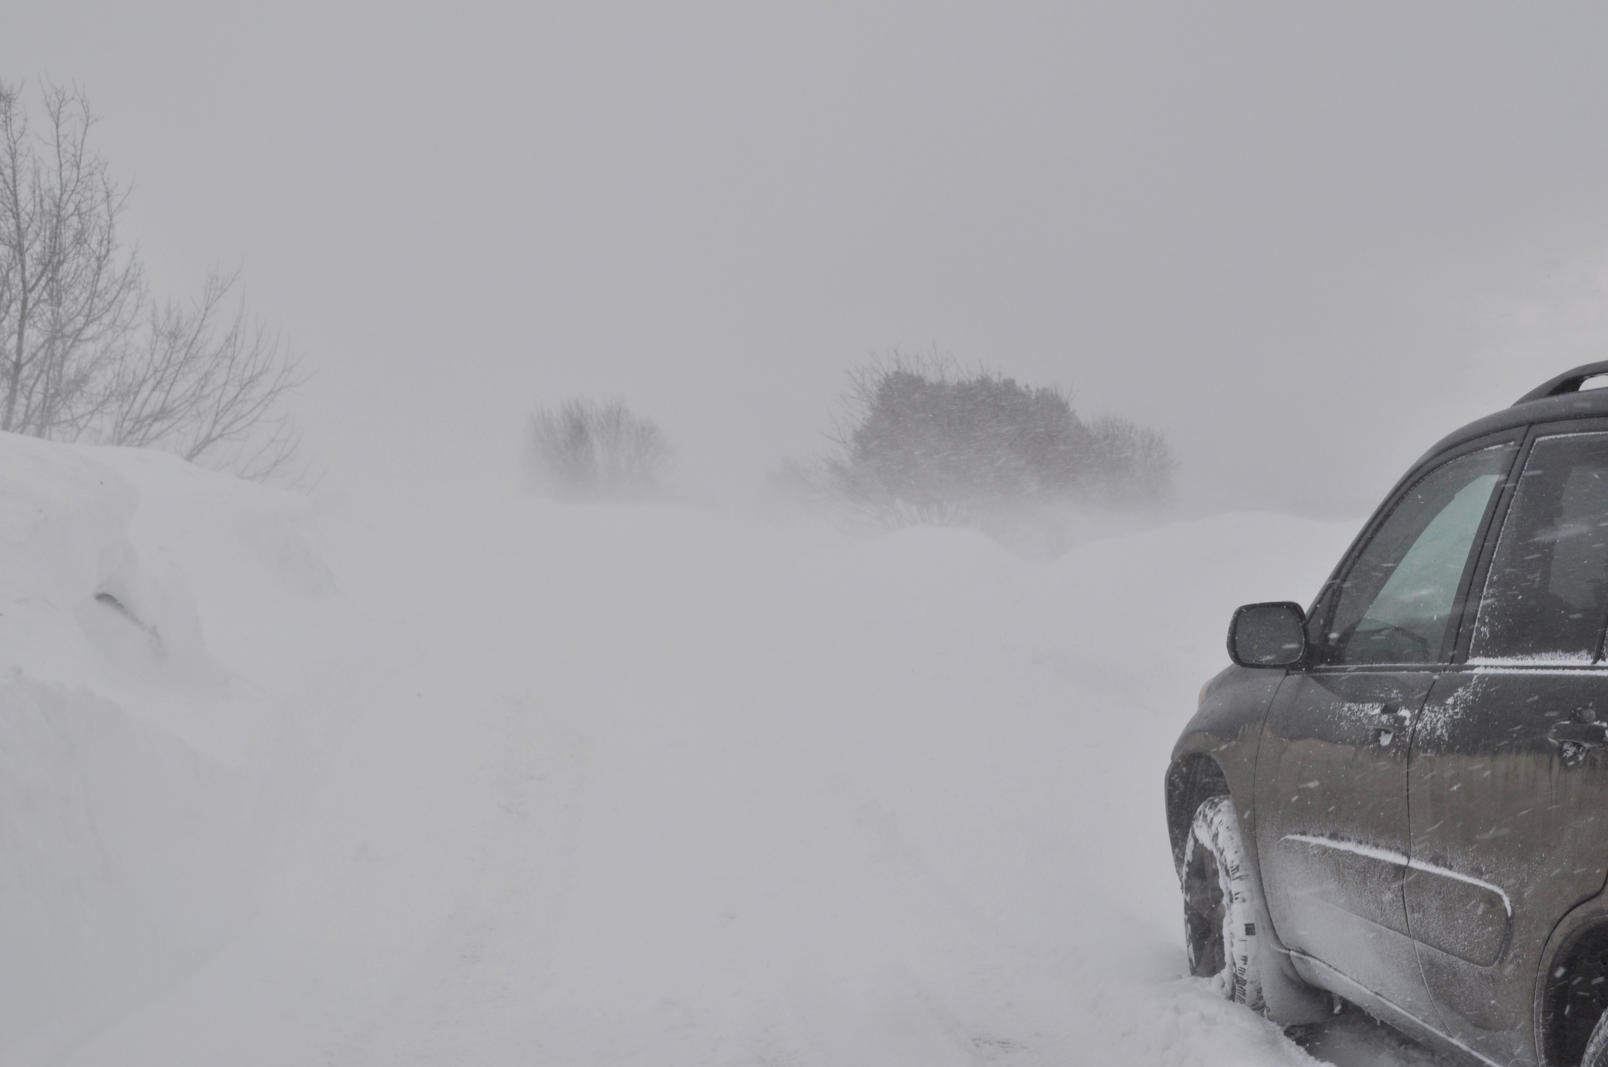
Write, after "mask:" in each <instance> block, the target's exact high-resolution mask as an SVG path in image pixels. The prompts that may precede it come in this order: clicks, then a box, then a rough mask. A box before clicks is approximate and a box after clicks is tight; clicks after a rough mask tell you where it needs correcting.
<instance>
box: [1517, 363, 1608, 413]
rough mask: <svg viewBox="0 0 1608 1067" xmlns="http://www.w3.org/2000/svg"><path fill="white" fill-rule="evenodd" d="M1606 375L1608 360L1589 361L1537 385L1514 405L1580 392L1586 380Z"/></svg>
mask: <svg viewBox="0 0 1608 1067" xmlns="http://www.w3.org/2000/svg"><path fill="white" fill-rule="evenodd" d="M1604 376H1608V361H1605V362H1602V363H1587V364H1586V365H1585V366H1583V367H1576V368H1575V369H1574V370H1571V371H1565V372H1564V373H1562V374H1560V375H1558V376H1557V377H1556V378H1553V379H1552V380H1551V381H1548V382H1544V383H1543V384H1541V385H1538V386H1536V387H1535V388H1534V389H1531V390H1530V391H1529V392H1528V393H1525V394H1524V395H1523V396H1521V397H1519V399H1518V402H1517V403H1515V404H1514V405H1513V406H1514V407H1518V405H1519V404H1528V403H1529V402H1530V401H1532V400H1545V399H1546V398H1547V397H1549V396H1563V395H1565V394H1567V393H1578V392H1580V387H1581V386H1583V385H1585V384H1586V382H1588V381H1590V380H1591V379H1593V378H1601V377H1604Z"/></svg>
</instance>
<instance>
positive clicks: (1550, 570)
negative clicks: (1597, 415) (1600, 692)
mask: <svg viewBox="0 0 1608 1067" xmlns="http://www.w3.org/2000/svg"><path fill="white" fill-rule="evenodd" d="M1605 621H1608V434H1572V435H1568V436H1561V437H1543V438H1541V439H1540V440H1538V441H1537V442H1536V443H1535V447H1534V448H1532V449H1531V450H1530V458H1529V460H1528V461H1526V463H1525V465H1524V473H1523V474H1521V475H1520V476H1519V487H1518V491H1517V492H1516V493H1515V494H1514V497H1513V506H1512V507H1511V508H1509V509H1508V517H1507V519H1506V520H1505V522H1504V523H1503V526H1502V534H1501V536H1500V538H1498V540H1497V544H1496V554H1495V556H1494V558H1493V559H1492V561H1491V574H1490V577H1489V578H1488V579H1487V580H1486V583H1485V593H1484V596H1482V597H1481V599H1480V610H1479V615H1478V616H1477V618H1476V620H1475V624H1474V638H1473V643H1472V645H1471V646H1470V649H1469V651H1470V654H1471V656H1473V657H1474V658H1476V659H1482V660H1493V659H1495V660H1515V659H1517V660H1538V661H1549V662H1577V663H1592V662H1595V661H1596V660H1597V658H1598V656H1599V654H1600V652H1601V647H1602V632H1603V625H1604V623H1605Z"/></svg>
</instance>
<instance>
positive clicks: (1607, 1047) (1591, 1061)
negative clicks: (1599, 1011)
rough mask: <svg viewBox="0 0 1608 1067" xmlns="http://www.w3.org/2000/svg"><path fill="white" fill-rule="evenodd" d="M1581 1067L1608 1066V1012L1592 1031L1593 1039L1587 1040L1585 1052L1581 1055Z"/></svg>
mask: <svg viewBox="0 0 1608 1067" xmlns="http://www.w3.org/2000/svg"><path fill="white" fill-rule="evenodd" d="M1580 1067H1608V1013H1604V1014H1603V1017H1602V1018H1601V1019H1598V1020H1597V1025H1596V1028H1595V1029H1593V1030H1592V1031H1591V1040H1590V1041H1588V1042H1586V1051H1585V1054H1584V1055H1583V1056H1581V1057H1580Z"/></svg>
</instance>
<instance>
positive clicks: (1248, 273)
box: [0, 0, 1608, 509]
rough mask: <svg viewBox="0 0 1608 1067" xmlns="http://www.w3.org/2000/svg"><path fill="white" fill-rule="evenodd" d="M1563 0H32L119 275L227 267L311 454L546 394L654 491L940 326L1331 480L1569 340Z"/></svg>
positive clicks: (824, 402) (462, 428) (463, 432)
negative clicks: (590, 395) (657, 454)
mask: <svg viewBox="0 0 1608 1067" xmlns="http://www.w3.org/2000/svg"><path fill="white" fill-rule="evenodd" d="M1605 40H1608V13H1604V11H1603V10H1602V9H1601V8H1600V6H1599V5H1579V6H1573V5H1564V4H1554V5H1548V6H1546V7H1545V8H1544V9H1543V8H1542V7H1540V6H1532V5H1515V4H1504V5H1497V4H1468V3H1456V4H1450V3H1448V4H1427V3H1424V4H1412V5H1403V4H1394V3H1393V4H1361V3H1346V4H1333V5H1328V6H1327V7H1322V8H1320V7H1318V6H1316V5H1306V4H1299V5H1298V4H1287V3H1268V4H1212V5H1204V4H1176V5H1141V4H1130V3H1112V4H1073V3H1065V2H1059V3H1000V4H982V3H976V2H969V3H946V2H933V0H925V2H921V3H854V4H848V3H829V2H820V0H815V2H810V3H807V4H803V3H801V4H793V5H781V4H768V3H755V2H748V3H728V4H711V3H690V2H689V3H679V4H675V5H670V4H649V3H633V4H601V3H574V4H562V5H558V4H542V3H532V4H506V5H500V4H486V3H478V2H475V0H462V2H458V3H453V4H443V5H429V6H426V5H420V4H407V3H396V2H392V3H375V4H355V3H353V4H340V3H310V2H302V0H285V2H278V3H272V4H264V3H232V4H225V3H216V2H211V0H207V2H201V0H192V2H177V0H143V2H141V3H139V4H128V3H124V2H112V0H101V2H81V3H74V4H62V3H33V2H22V3H18V2H17V0H12V2H11V3H8V4H7V5H6V6H5V10H4V12H3V13H0V76H4V77H6V78H8V79H13V80H15V79H19V78H27V77H32V76H35V75H39V74H49V75H51V76H52V77H55V78H57V79H60V80H76V81H78V82H79V83H80V84H81V85H82V86H83V87H84V88H85V89H86V90H87V91H88V92H89V94H90V96H91V98H92V99H93V101H94V102H95V104H96V107H97V109H98V110H99V112H100V113H101V114H102V117H103V125H102V127H101V130H100V134H101V139H100V144H101V147H102V149H103V150H104V152H105V154H106V155H107V156H108V157H109V158H110V159H111V161H112V163H113V164H114V166H115V167H116V169H117V171H118V173H119V174H120V175H121V176H122V177H123V178H125V179H128V180H132V181H133V182H134V183H135V185H136V190H135V196H134V200H133V205H132V211H131V214H130V216H129V220H128V229H129V235H130V236H131V237H132V238H134V239H135V240H137V241H138V243H139V244H140V245H141V247H142V249H143V251H144V254H145V256H146V259H147V262H148V264H149V265H150V267H151V269H152V273H153V274H154V275H155V277H156V279H157V281H158V282H159V283H161V285H162V287H163V288H164V289H167V290H169V291H174V292H188V291H190V290H192V289H194V288H195V287H197V286H198V285H199V281H200V279H201V276H202V274H203V272H204V271H205V269H206V267H207V266H208V265H209V264H212V263H215V262H219V263H223V264H226V265H234V264H239V265H241V266H242V267H243V268H244V279H245V285H246V290H247V295H248V298H249V300H250V303H251V306H252V308H253V309H254V310H255V311H256V312H257V313H259V314H260V315H261V316H262V317H263V318H265V319H267V320H268V321H269V322H270V323H272V324H274V325H276V326H278V327H280V328H281V329H282V330H283V331H284V333H285V334H286V335H287V336H288V337H289V338H291V339H292V340H293V341H294V343H295V344H296V346H297V347H298V348H299V349H300V350H301V351H303V352H305V353H306V356H307V359H308V362H309V364H310V365H311V366H312V367H313V368H315V369H316V371H317V373H318V379H317V381H316V382H315V383H314V384H313V386H311V387H310V388H309V390H308V393H307V395H306V397H305V398H304V409H305V421H306V422H307V424H308V428H309V444H310V447H312V448H313V449H314V450H315V451H316V452H318V453H319V454H321V455H322V456H323V457H324V458H325V459H326V460H327V463H328V466H329V467H330V476H331V479H332V480H333V481H335V482H336V483H341V482H354V481H361V480H364V479H368V478H372V477H375V476H376V475H378V474H379V473H381V472H384V471H407V472H410V473H415V472H422V473H426V474H443V473H445V472H449V471H452V470H454V469H456V468H458V467H460V466H461V465H462V464H464V463H470V464H473V465H475V466H476V467H478V468H481V469H484V470H486V471H487V472H488V474H489V475H490V476H495V477H503V476H504V475H506V474H507V473H508V472H509V471H510V470H511V467H512V451H513V449H514V446H515V442H516V441H517V439H518V435H519V430H520V422H521V418H522V415H523V413H524V412H525V411H526V410H528V408H529V407H530V406H531V405H532V404H533V403H536V402H538V401H540V400H543V399H552V398H557V397H561V396H563V395H564V394H566V393H569V392H572V391H576V390H587V391H594V392H600V393H609V394H621V395H624V396H625V397H627V398H628V399H629V400H631V401H632V402H633V403H634V404H636V405H637V406H639V407H641V408H643V409H645V410H648V411H650V412H651V413H653V414H655V415H657V416H658V417H659V418H660V419H661V421H663V422H664V423H665V425H666V427H667V428H668V429H669V431H670V432H671V433H672V435H673V436H674V437H675V438H676V440H677V442H678V443H679V444H680V446H681V450H682V453H683V467H684V469H685V471H686V473H687V476H688V477H689V479H690V480H691V481H692V482H694V483H695V484H696V483H699V482H704V483H712V482H714V481H717V480H719V479H723V478H727V477H745V478H753V477H756V476H757V475H758V474H759V473H762V472H763V470H764V469H765V468H766V467H767V466H769V465H770V464H771V463H773V462H774V461H775V460H777V459H779V458H780V457H782V456H784V455H788V454H798V453H802V452H808V451H811V450H815V449H818V448H819V447H820V438H819V434H820V432H821V430H822V429H823V428H824V426H825V424H826V422H827V415H828V410H829V407H830V403H831V399H832V396H833V394H834V392H835V391H836V390H837V388H838V386H839V383H840V380H841V376H842V373H843V370H844V368H845V367H847V366H848V365H850V364H851V363H853V362H855V361H857V360H859V359H861V358H863V357H865V356H866V355H868V354H870V353H873V352H876V351H880V350H885V349H888V348H890V347H893V346H904V347H907V348H923V349H924V348H929V347H933V346H937V347H938V348H940V349H943V350H946V351H949V352H951V353H953V354H954V355H956V356H957V357H959V358H961V359H962V360H965V361H981V362H986V363H989V364H992V365H994V366H997V367H998V368H1000V369H1002V370H1004V371H1006V372H1008V373H1013V374H1017V375H1020V376H1022V377H1024V378H1030V379H1034V380H1044V381H1052V382H1056V383H1060V384H1062V385H1065V386H1068V387H1070V388H1071V389H1072V390H1073V391H1074V393H1075V394H1076V396H1077V398H1078V401H1079V406H1080V408H1081V409H1082V410H1085V411H1087V412H1088V413H1090V414H1096V413H1100V412H1104V411H1114V412H1118V413H1122V414H1127V415H1130V416H1132V417H1135V418H1138V419H1141V420H1145V421H1150V422H1153V423H1155V424H1157V425H1159V426H1161V427H1163V428H1164V429H1166V430H1167V431H1168V432H1169V434H1170V435H1171V437H1172V439H1173V440H1174V442H1175V444H1176V445H1177V446H1178V448H1179V451H1180V453H1181V454H1182V456H1183V458H1184V461H1185V463H1186V469H1185V477H1186V479H1187V480H1188V481H1189V482H1190V483H1191V484H1192V485H1193V486H1195V487H1196V492H1197V493H1200V492H1208V491H1209V492H1212V493H1224V494H1227V495H1228V496H1230V497H1231V498H1232V499H1233V500H1235V501H1238V502H1254V501H1266V502H1275V503H1285V504H1294V505H1299V506H1302V507H1331V508H1352V509H1354V508H1356V507H1358V506H1363V505H1365V504H1367V503H1370V502H1371V501H1372V500H1373V499H1374V498H1375V497H1376V496H1377V495H1378V494H1379V493H1380V492H1381V491H1382V489H1383V488H1384V486H1385V485H1386V484H1387V483H1388V482H1389V481H1390V480H1392V479H1393V478H1394V477H1395V475H1396V474H1398V473H1399V472H1400V470H1401V469H1402V468H1403V467H1404V466H1405V464H1406V463H1407V462H1408V461H1409V460H1410V459H1411V458H1413V457H1414V456H1416V454H1417V453H1418V451H1419V450H1420V449H1422V448H1423V447H1424V446H1426V445H1427V444H1429V443H1430V442H1431V441H1432V440H1433V439H1435V438H1436V437H1438V436H1439V435H1440V434H1441V433H1442V432H1444V431H1445V430H1448V429H1450V428H1451V427H1452V426H1453V425H1454V424H1455V423H1457V422H1460V421H1462V420H1464V419H1466V418H1469V417H1473V416H1475V415H1478V414H1482V413H1483V412H1484V411H1485V410H1486V409H1488V408H1491V407H1493V406H1497V405H1499V404H1503V403H1507V402H1509V401H1511V400H1512V399H1513V398H1514V397H1515V396H1517V395H1518V394H1519V393H1521V392H1523V391H1524V390H1525V389H1527V388H1529V387H1530V386H1531V385H1533V384H1535V382H1537V381H1539V380H1541V379H1542V378H1544V377H1547V376H1549V375H1550V374H1552V373H1554V372H1555V371H1556V370H1558V369H1561V368H1563V367H1564V366H1566V365H1568V364H1570V363H1572V362H1577V361H1580V360H1582V359H1585V358H1592V357H1596V356H1601V357H1603V358H1608V313H1605V312H1604V310H1603V309H1604V308H1605V307H1608V304H1604V300H1603V297H1604V295H1605V294H1608V256H1605V254H1604V253H1605V250H1608V133H1605V132H1604V131H1605V129H1608V127H1605V125H1604V115H1605V113H1608V108H1605V104H1608V65H1604V64H1603V63H1602V62H1601V47H1602V43H1603V41H1605Z"/></svg>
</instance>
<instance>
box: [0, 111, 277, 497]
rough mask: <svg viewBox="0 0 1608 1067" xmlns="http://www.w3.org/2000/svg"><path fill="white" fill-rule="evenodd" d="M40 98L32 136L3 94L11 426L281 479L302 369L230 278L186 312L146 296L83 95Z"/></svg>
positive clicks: (1, 217)
mask: <svg viewBox="0 0 1608 1067" xmlns="http://www.w3.org/2000/svg"><path fill="white" fill-rule="evenodd" d="M41 94H42V96H43V111H42V114H43V122H42V123H40V128H39V129H38V130H37V131H36V130H35V129H34V126H33V123H32V122H31V121H30V116H29V112H28V109H27V107H26V103H25V101H24V99H23V93H22V90H21V89H20V88H19V87H17V86H13V85H8V84H5V83H3V82H0V430H8V431H12V432H15V433H24V434H30V435H32V436H35V437H47V438H53V439H57V440H68V441H76V440H83V441H91V442H95V443H101V444H119V445H134V446H147V447H156V448H163V449H167V450H169V451H173V452H177V453H178V454H179V455H181V456H183V457H184V458H185V459H188V460H192V461H197V462H204V463H208V464H211V465H215V466H223V467H227V468H229V469H232V470H234V471H235V472H237V473H239V474H242V475H244V476H246V477H251V478H264V477H267V476H269V475H272V474H274V473H277V472H279V471H281V470H282V469H283V468H284V467H285V466H286V464H287V463H288V462H289V461H290V460H291V459H292V457H293V456H294V454H295V452H296V448H297V444H298V438H297V434H296V432H295V429H294V427H293V426H292V425H291V424H290V423H289V421H288V420H287V419H286V417H285V415H284V414H283V412H282V404H283V401H284V400H285V399H286V398H287V394H289V393H290V392H291V391H292V390H294V389H295V388H296V387H297V386H298V385H300V384H301V382H302V381H303V377H302V375H301V373H300V370H299V365H298V363H297V361H296V360H295V359H293V358H291V357H290V356H288V355H287V354H286V352H285V350H284V349H283V348H282V346H281V345H280V344H279V342H278V339H277V338H275V337H273V336H272V335H271V334H269V333H268V332H267V331H265V330H264V329H263V328H262V327H261V326H259V325H257V324H255V323H254V322H252V321H251V320H249V319H248V318H247V316H246V314H245V311H244V308H243V307H241V306H240V305H239V303H238V301H232V299H231V298H232V297H233V295H234V291H235V288H236V276H235V275H234V274H224V273H218V272H214V273H213V274H211V275H210V276H209V277H208V278H207V281H206V284H205V285H204V286H203V288H202V292H201V295H200V297H199V298H197V299H196V300H194V301H193V302H191V303H188V304H185V303H179V302H174V301H164V302H158V301H157V300H155V299H153V298H152V297H151V295H150V293H149V291H148V290H147V288H146V286H145V282H144V279H143V277H142V274H141V270H140V264H139V258H138V256H137V255H136V254H135V252H134V251H133V250H132V249H128V248H125V247H124V246H123V245H122V243H121V241H120V240H119V237H118V222H119V220H120V219H121V217H122V214H123V209H124V205H125V202H126V199H127V192H126V190H125V189H123V188H122V187H120V186H119V185H117V183H116V182H114V181H113V180H112V177H111V175H110V171H109V168H108V166H107V164H106V161H105V160H104V159H103V158H101V156H100V155H99V154H98V153H96V152H95V151H93V149H92V148H91V146H90V133H91V131H92V129H93V128H94V126H95V116H94V113H93V112H92V111H91V109H90V106H89V101H88V99H87V98H86V97H85V96H84V94H83V92H82V91H81V90H79V89H77V88H70V89H69V88H64V87H61V86H56V85H52V84H49V83H45V84H43V85H42V86H41Z"/></svg>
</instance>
